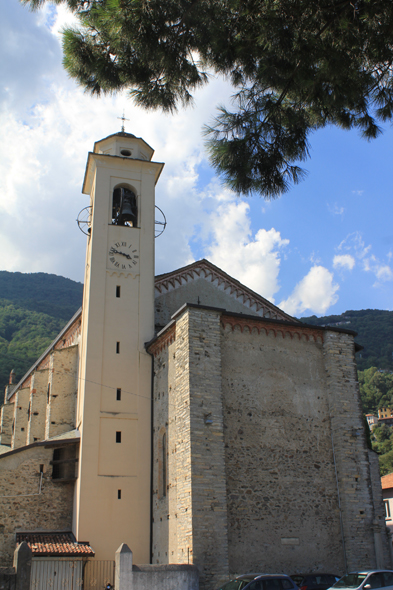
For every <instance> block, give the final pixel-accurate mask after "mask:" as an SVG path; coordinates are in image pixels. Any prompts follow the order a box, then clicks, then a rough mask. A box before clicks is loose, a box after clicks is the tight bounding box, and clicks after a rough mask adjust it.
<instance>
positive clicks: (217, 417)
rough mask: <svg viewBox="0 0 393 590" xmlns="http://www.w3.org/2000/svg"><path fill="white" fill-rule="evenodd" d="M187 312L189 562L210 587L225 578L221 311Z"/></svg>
mask: <svg viewBox="0 0 393 590" xmlns="http://www.w3.org/2000/svg"><path fill="white" fill-rule="evenodd" d="M186 315H188V326H187V331H188V354H189V404H190V426H191V472H192V527H193V550H194V555H193V563H194V564H195V565H197V566H198V568H199V571H200V587H201V588H214V587H216V586H217V585H218V584H219V582H220V581H221V580H222V579H225V578H226V577H227V576H228V540H227V501H226V476H225V453H224V432H223V406H222V389H221V388H222V385H221V336H220V313H219V312H210V311H207V310H203V309H201V310H199V309H196V308H190V309H189V310H188V312H187V313H186ZM183 327H184V328H185V327H186V326H185V325H184V324H183ZM181 335H182V331H181V330H180V329H179V337H181Z"/></svg>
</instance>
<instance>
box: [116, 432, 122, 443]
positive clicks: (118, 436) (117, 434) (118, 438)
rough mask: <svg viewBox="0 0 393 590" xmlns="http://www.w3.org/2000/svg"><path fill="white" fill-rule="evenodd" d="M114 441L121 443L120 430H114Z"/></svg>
mask: <svg viewBox="0 0 393 590" xmlns="http://www.w3.org/2000/svg"><path fill="white" fill-rule="evenodd" d="M116 442H117V443H121V432H120V431H117V432H116Z"/></svg>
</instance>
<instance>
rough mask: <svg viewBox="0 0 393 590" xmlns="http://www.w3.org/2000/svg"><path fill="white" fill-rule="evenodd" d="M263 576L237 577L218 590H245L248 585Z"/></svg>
mask: <svg viewBox="0 0 393 590" xmlns="http://www.w3.org/2000/svg"><path fill="white" fill-rule="evenodd" d="M261 575H262V574H243V575H242V576H237V577H236V578H234V579H233V580H229V582H225V584H223V586H220V587H219V588H217V590H243V588H245V587H246V586H247V584H249V583H250V582H251V581H252V580H254V579H255V578H257V577H258V576H261Z"/></svg>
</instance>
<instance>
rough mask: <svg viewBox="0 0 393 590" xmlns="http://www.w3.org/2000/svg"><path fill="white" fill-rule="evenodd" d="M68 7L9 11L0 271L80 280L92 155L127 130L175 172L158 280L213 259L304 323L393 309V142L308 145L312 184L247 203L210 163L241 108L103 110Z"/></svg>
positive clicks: (354, 138) (205, 94) (3, 12)
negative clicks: (72, 69) (70, 29)
mask: <svg viewBox="0 0 393 590" xmlns="http://www.w3.org/2000/svg"><path fill="white" fill-rule="evenodd" d="M69 21H70V15H68V14H67V12H66V10H65V9H64V8H63V7H59V8H54V7H52V6H49V5H48V6H46V7H45V8H44V9H43V10H41V11H39V12H35V13H31V12H30V11H29V10H27V9H26V8H24V7H22V5H21V4H20V3H19V2H17V0H4V1H3V2H2V3H1V7H0V53H1V60H0V75H1V80H2V87H1V90H0V124H1V133H2V141H1V142H0V258H1V259H0V269H1V270H9V271H21V272H50V273H55V274H59V275H63V276H67V277H69V278H72V279H74V280H78V281H82V280H83V269H84V255H85V245H86V243H85V236H83V234H81V233H80V232H79V231H78V229H77V226H76V223H75V219H76V217H77V214H78V212H79V211H80V209H82V208H83V207H84V206H86V205H87V197H86V196H84V195H82V194H81V184H82V179H83V172H84V167H85V162H86V156H87V152H88V151H89V150H91V149H92V147H93V144H94V142H95V141H96V140H98V139H100V138H102V137H105V136H107V135H109V134H110V133H114V132H116V131H118V130H120V125H121V123H120V121H119V120H118V119H117V117H120V116H121V114H122V112H123V109H124V110H125V114H126V117H127V118H128V119H130V121H129V122H128V123H127V126H126V130H127V131H129V132H131V133H134V134H135V135H137V136H141V137H143V138H144V139H145V140H146V141H147V143H149V144H150V145H151V146H152V147H153V148H154V149H155V155H154V159H156V160H157V161H163V162H165V168H164V172H163V174H162V176H161V179H160V181H159V183H158V185H157V191H156V202H157V205H159V206H160V207H161V208H162V209H163V210H164V212H165V214H166V216H167V219H168V227H167V230H166V231H165V233H164V234H163V236H161V237H160V238H158V239H157V241H156V271H157V273H163V272H167V271H170V270H173V269H175V268H178V267H180V266H183V265H185V264H189V263H190V262H192V261H193V260H196V259H198V258H202V257H205V258H208V259H209V260H211V261H212V262H213V263H215V264H217V265H218V266H220V267H221V268H223V269H224V270H225V271H226V272H228V273H229V274H231V275H232V276H234V277H235V278H237V279H238V280H240V281H242V282H243V283H245V284H246V285H248V286H249V287H251V288H252V289H254V290H256V291H257V292H259V293H260V294H261V295H263V296H264V297H266V298H268V299H270V300H271V301H273V302H274V303H275V304H276V305H279V306H280V307H282V308H283V309H285V311H287V312H288V313H291V314H293V315H297V316H304V315H311V314H316V315H323V314H332V313H337V314H339V313H342V312H344V311H346V310H348V309H365V308H374V309H392V308H393V305H392V294H393V229H392V209H393V207H392V191H393V189H392V175H391V171H390V170H391V159H392V149H391V148H392V142H393V132H392V128H391V126H390V125H387V126H386V128H385V132H384V134H383V135H382V136H380V137H379V138H378V139H377V140H374V141H372V142H366V141H364V140H362V139H360V137H359V136H358V135H357V134H356V132H350V133H348V132H344V131H341V130H339V129H334V128H328V129H325V130H322V131H319V132H317V133H315V134H314V136H313V137H312V138H311V158H310V160H308V161H307V162H306V163H305V165H304V166H305V168H306V169H307V170H308V177H307V178H306V180H305V181H303V182H302V183H301V184H299V185H298V186H297V187H294V188H293V189H292V190H291V191H290V192H289V193H287V194H285V195H283V196H282V197H281V198H279V199H276V200H274V201H270V202H269V201H265V200H264V199H262V198H260V197H258V196H255V197H253V198H247V199H239V198H238V197H236V196H235V195H234V194H232V193H231V192H230V191H228V190H227V189H225V187H223V186H222V185H221V183H220V181H219V179H217V178H216V177H215V175H214V172H213V171H212V169H211V168H210V166H209V163H208V161H207V158H206V153H205V151H204V147H203V140H202V136H201V127H202V125H203V124H204V123H208V122H210V121H211V120H212V118H213V116H214V114H215V105H217V104H219V103H224V104H227V105H229V104H230V95H231V88H230V86H229V84H228V83H227V82H226V81H225V80H222V79H216V78H212V80H211V82H210V84H209V85H208V86H206V87H205V88H203V89H202V90H200V91H198V92H197V93H196V95H195V104H194V107H193V108H190V109H187V110H181V111H179V113H178V114H176V115H175V116H173V117H171V116H168V115H166V116H164V115H162V114H161V113H160V112H154V113H146V112H143V111H142V110H140V109H138V108H137V107H135V106H134V105H133V103H132V102H131V100H129V99H128V97H127V95H126V94H121V95H117V96H112V97H104V98H102V99H96V98H92V97H90V96H89V95H86V94H84V93H83V92H82V90H81V89H79V88H78V87H77V86H76V84H75V83H74V82H73V81H72V80H70V79H68V77H67V75H66V74H65V72H64V71H63V69H62V65H61V59H62V55H61V42H60V41H61V40H60V34H59V31H60V30H61V28H62V26H63V25H64V24H66V23H67V22H69Z"/></svg>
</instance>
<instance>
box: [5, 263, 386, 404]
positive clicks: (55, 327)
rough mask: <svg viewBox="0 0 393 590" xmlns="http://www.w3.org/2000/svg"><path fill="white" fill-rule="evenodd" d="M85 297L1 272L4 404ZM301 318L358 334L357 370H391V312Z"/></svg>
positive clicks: (46, 278)
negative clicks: (11, 383) (12, 376)
mask: <svg viewBox="0 0 393 590" xmlns="http://www.w3.org/2000/svg"><path fill="white" fill-rule="evenodd" d="M82 293H83V285H82V284H81V283H76V282H75V281H71V280H70V279H66V278H64V277H60V276H57V275H51V274H45V273H32V274H23V273H20V272H15V273H12V272H6V271H0V400H1V399H2V396H1V391H2V388H3V387H4V386H5V385H6V384H7V382H8V377H9V373H10V371H11V370H12V369H15V372H16V378H17V380H19V379H20V378H21V377H23V375H24V373H25V372H26V371H27V370H28V369H29V367H30V366H31V365H32V364H33V363H34V361H35V360H36V359H37V358H38V357H39V355H40V354H41V353H42V352H43V351H44V350H45V348H46V347H47V346H49V344H50V343H51V341H52V340H53V339H54V338H55V336H56V335H57V334H58V332H59V331H60V330H61V328H62V327H63V326H64V325H65V323H66V322H67V321H68V320H69V319H71V317H72V315H73V314H74V313H75V312H76V311H77V309H78V308H79V307H80V305H81V304H82ZM301 320H302V321H303V322H306V323H309V324H314V325H331V326H339V327H342V328H349V329H350V330H355V331H357V332H358V336H357V337H356V341H357V342H358V343H359V344H361V345H362V346H364V350H363V351H362V352H361V353H358V354H357V357H358V368H359V370H361V371H363V370H364V369H366V368H369V367H371V366H374V367H376V368H378V369H388V370H393V359H392V354H393V312H392V311H380V310H373V309H366V310H361V311H347V312H345V313H343V314H341V315H331V316H325V317H322V318H317V317H316V316H311V317H305V318H301ZM363 397H364V396H363ZM378 400H379V398H378ZM369 402H370V400H369V398H368V401H367V403H366V400H365V398H364V400H363V403H366V406H365V408H366V409H367V411H369V410H370V411H371V405H372V404H374V406H375V407H377V405H378V403H379V401H378V402H376V405H375V403H374V402H375V400H373V402H372V404H371V405H370V403H371V402H370V403H369ZM392 402H393V399H392ZM384 403H385V402H384Z"/></svg>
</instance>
